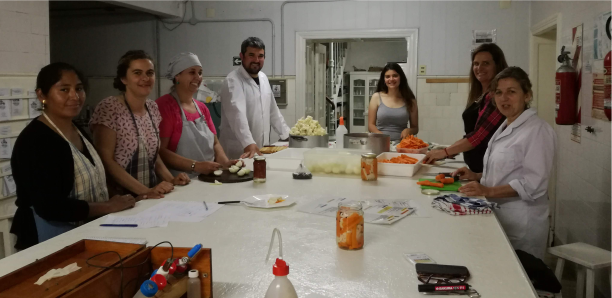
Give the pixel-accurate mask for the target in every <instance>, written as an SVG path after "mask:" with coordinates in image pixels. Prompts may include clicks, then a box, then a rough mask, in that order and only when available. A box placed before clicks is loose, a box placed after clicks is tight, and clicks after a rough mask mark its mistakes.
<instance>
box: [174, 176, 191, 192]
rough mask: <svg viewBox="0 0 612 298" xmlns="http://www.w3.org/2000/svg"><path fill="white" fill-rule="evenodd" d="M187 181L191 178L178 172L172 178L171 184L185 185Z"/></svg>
mask: <svg viewBox="0 0 612 298" xmlns="http://www.w3.org/2000/svg"><path fill="white" fill-rule="evenodd" d="M189 182H191V179H189V176H187V174H185V173H179V174H178V175H176V177H174V178H173V179H172V184H174V185H187V184H189ZM173 188H174V187H173Z"/></svg>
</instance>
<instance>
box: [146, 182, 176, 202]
mask: <svg viewBox="0 0 612 298" xmlns="http://www.w3.org/2000/svg"><path fill="white" fill-rule="evenodd" d="M173 189H174V184H172V183H170V182H168V181H162V182H161V183H159V184H157V185H155V187H153V188H151V190H150V191H149V192H148V193H146V194H145V195H147V196H148V197H149V199H154V198H153V197H151V195H153V194H158V195H161V196H160V197H159V198H163V197H164V194H167V193H169V192H171V191H172V190H173ZM159 198H155V199H159Z"/></svg>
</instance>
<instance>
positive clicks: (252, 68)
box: [244, 63, 262, 75]
mask: <svg viewBox="0 0 612 298" xmlns="http://www.w3.org/2000/svg"><path fill="white" fill-rule="evenodd" d="M261 67H262V65H261V64H259V63H251V64H249V66H245V67H244V69H245V70H246V71H247V72H248V73H249V74H253V75H256V74H258V73H259V71H260V70H261Z"/></svg>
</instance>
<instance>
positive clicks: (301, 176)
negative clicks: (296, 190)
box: [293, 161, 312, 180]
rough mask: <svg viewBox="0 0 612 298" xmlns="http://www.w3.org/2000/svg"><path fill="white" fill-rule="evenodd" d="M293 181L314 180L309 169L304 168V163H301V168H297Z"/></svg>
mask: <svg viewBox="0 0 612 298" xmlns="http://www.w3.org/2000/svg"><path fill="white" fill-rule="evenodd" d="M293 179H298V180H307V179H312V173H310V171H308V169H307V168H306V167H304V162H303V161H302V162H301V163H300V166H299V167H298V168H297V170H296V171H295V172H294V173H293Z"/></svg>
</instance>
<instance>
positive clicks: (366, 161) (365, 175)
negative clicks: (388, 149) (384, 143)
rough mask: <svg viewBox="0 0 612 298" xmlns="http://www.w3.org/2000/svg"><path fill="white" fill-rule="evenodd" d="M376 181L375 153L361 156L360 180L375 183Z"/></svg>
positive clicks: (376, 162)
mask: <svg viewBox="0 0 612 298" xmlns="http://www.w3.org/2000/svg"><path fill="white" fill-rule="evenodd" d="M377 179H378V160H377V159H376V154H375V153H366V154H362V155H361V180H363V181H376V180H377Z"/></svg>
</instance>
